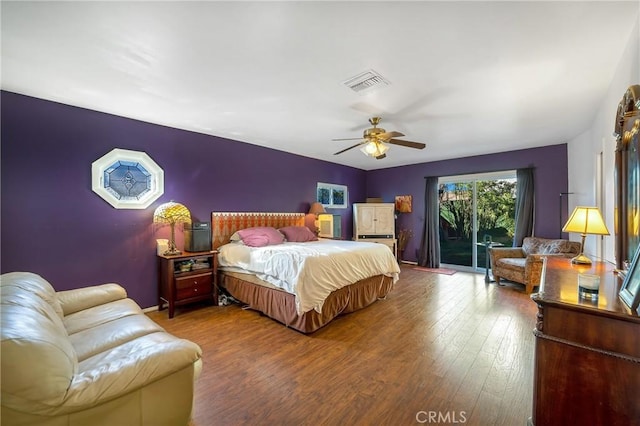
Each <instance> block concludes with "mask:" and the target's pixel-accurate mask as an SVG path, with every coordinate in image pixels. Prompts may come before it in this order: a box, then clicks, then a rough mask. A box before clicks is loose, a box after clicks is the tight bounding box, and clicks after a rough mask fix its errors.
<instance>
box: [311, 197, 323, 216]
mask: <svg viewBox="0 0 640 426" xmlns="http://www.w3.org/2000/svg"><path fill="white" fill-rule="evenodd" d="M322 213H326V212H325V211H324V207H323V206H322V203H319V202H317V201H316V202H314V203H311V207H310V208H309V214H313V215H316V216H318V215H319V214H322Z"/></svg>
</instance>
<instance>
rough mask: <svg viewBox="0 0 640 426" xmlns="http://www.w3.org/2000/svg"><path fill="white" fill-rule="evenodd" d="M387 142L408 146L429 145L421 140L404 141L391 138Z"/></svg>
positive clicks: (422, 147)
mask: <svg viewBox="0 0 640 426" xmlns="http://www.w3.org/2000/svg"><path fill="white" fill-rule="evenodd" d="M387 143H391V144H394V145H400V146H406V147H407V148H416V149H424V147H426V146H427V145H425V144H423V143H420V142H411V141H403V140H400V139H389V140H388V141H387Z"/></svg>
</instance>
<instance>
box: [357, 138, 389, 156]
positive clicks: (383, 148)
mask: <svg viewBox="0 0 640 426" xmlns="http://www.w3.org/2000/svg"><path fill="white" fill-rule="evenodd" d="M388 150H389V147H388V146H387V145H385V144H383V143H382V142H374V141H370V142H368V143H366V144H364V145H363V146H362V148H360V151H362V152H363V153H364V154H365V155H368V156H369V157H380V156H381V155H384V153H385V152H387V151H388Z"/></svg>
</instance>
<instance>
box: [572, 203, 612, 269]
mask: <svg viewBox="0 0 640 426" xmlns="http://www.w3.org/2000/svg"><path fill="white" fill-rule="evenodd" d="M562 232H577V233H580V234H581V235H582V243H581V245H580V254H579V255H577V256H576V257H574V258H573V259H571V263H579V264H585V265H590V264H591V259H589V258H588V257H587V256H585V255H584V240H585V238H586V237H587V234H596V235H609V230H608V229H607V225H605V224H604V220H603V219H602V215H601V214H600V210H599V209H598V208H597V207H584V206H578V207H576V208H575V209H574V210H573V213H571V217H569V220H567V223H565V225H564V227H563V228H562Z"/></svg>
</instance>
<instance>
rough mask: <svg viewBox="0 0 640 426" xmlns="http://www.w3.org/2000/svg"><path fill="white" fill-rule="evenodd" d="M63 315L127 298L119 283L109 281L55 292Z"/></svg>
mask: <svg viewBox="0 0 640 426" xmlns="http://www.w3.org/2000/svg"><path fill="white" fill-rule="evenodd" d="M56 296H57V297H58V301H59V302H60V305H61V306H62V312H63V313H64V315H65V316H66V315H70V314H72V313H74V312H78V311H82V310H84V309H89V308H93V307H94V306H99V305H104V304H105V303H109V302H114V301H116V300H120V299H126V298H127V292H126V290H125V289H124V288H122V287H121V286H120V285H119V284H114V283H109V284H102V285H96V286H91V287H83V288H77V289H74V290H65V291H58V292H56Z"/></svg>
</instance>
